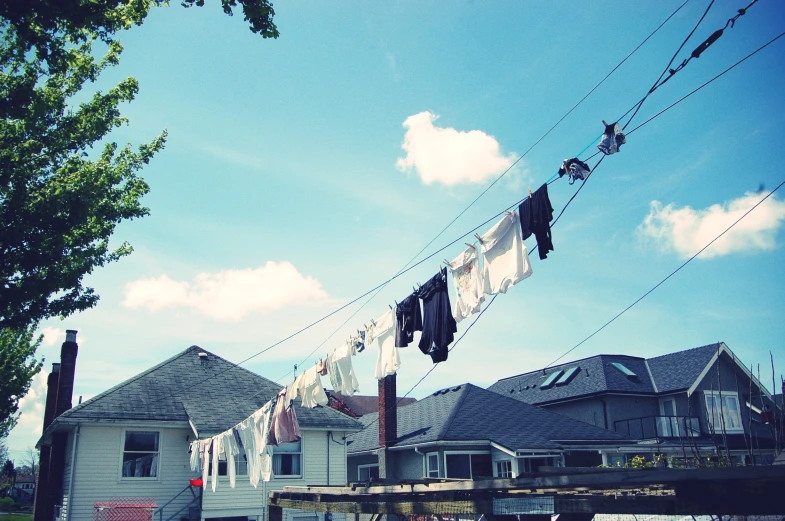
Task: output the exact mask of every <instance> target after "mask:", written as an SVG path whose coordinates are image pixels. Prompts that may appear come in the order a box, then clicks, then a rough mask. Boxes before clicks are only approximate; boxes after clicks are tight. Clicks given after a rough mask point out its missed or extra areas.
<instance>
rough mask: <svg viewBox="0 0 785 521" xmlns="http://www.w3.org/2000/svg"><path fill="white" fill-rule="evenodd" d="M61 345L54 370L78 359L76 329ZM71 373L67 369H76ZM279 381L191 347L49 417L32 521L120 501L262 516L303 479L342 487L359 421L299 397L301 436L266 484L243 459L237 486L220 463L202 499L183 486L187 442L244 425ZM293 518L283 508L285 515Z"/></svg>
mask: <svg viewBox="0 0 785 521" xmlns="http://www.w3.org/2000/svg"><path fill="white" fill-rule="evenodd" d="M63 346H64V351H69V352H73V357H71V358H69V357H65V358H64V360H63V362H62V363H61V366H60V367H59V368H58V369H59V371H58V372H61V373H62V372H63V367H64V366H67V365H69V364H70V363H71V360H72V361H73V363H74V364H75V359H76V342H75V332H74V338H73V341H72V342H66V343H65V344H63ZM66 359H68V360H66ZM68 370H70V371H71V372H72V373H73V370H74V368H73V367H71V368H70V369H68ZM66 372H67V371H66ZM71 385H72V384H71ZM280 387H281V386H280V385H279V384H276V383H274V382H272V381H270V380H267V379H266V378H263V377H261V376H259V375H257V374H255V373H253V372H251V371H248V370H246V369H244V368H242V367H239V366H237V365H235V364H232V363H230V362H228V361H226V360H224V359H223V358H221V357H218V356H216V355H214V354H212V353H210V352H208V351H205V350H204V349H202V348H200V347H198V346H191V347H189V348H188V349H186V350H185V351H182V352H181V353H178V354H177V355H175V356H173V357H172V358H169V359H168V360H165V361H164V362H161V363H160V364H158V365H156V366H154V367H151V368H150V369H148V370H147V371H144V372H143V373H140V374H138V375H136V376H134V377H133V378H131V379H129V380H126V381H125V382H122V383H120V384H118V385H117V386H115V387H113V388H111V389H109V390H108V391H105V392H103V393H101V394H99V395H97V396H95V397H93V398H91V399H90V400H87V401H85V402H84V403H82V404H79V405H77V406H75V407H73V408H67V410H65V411H63V412H61V413H60V414H57V415H54V414H53V415H50V417H51V416H56V417H54V418H53V419H52V420H51V423H50V424H48V425H45V430H44V433H43V436H42V438H41V440H40V442H39V445H40V446H41V447H42V449H46V451H45V452H47V453H48V457H47V459H48V460H49V461H48V462H47V472H46V473H44V472H42V474H47V476H44V479H43V482H41V481H39V492H41V491H42V489H43V493H39V494H38V497H37V498H36V511H35V519H36V521H39V519H40V520H41V521H51V519H53V518H57V519H60V520H68V521H70V520H74V521H82V520H84V521H87V520H93V519H100V517H98V518H96V517H94V515H95V514H96V513H100V512H101V511H102V510H106V509H111V508H116V507H117V505H119V504H129V505H146V507H145V508H150V509H152V510H154V512H155V519H159V518H160V519H175V520H177V521H180V520H181V519H195V520H202V521H204V520H209V519H233V520H238V519H242V520H247V519H249V518H251V519H262V518H263V516H264V514H265V503H266V494H267V492H268V491H270V490H278V489H282V488H283V487H284V486H286V485H304V484H307V483H320V484H332V485H339V484H345V483H346V482H347V474H346V445H345V442H344V441H343V439H344V438H345V437H346V435H347V434H349V433H351V432H354V431H357V430H359V429H360V428H361V425H360V423H359V422H358V421H357V420H355V419H353V418H350V417H349V416H347V415H345V414H343V413H340V412H338V411H336V410H334V409H332V408H329V407H318V408H315V409H309V408H302V407H300V406H299V401H298V404H296V405H295V408H296V414H297V417H298V420H299V423H300V428H301V431H302V440H301V441H300V442H296V443H292V444H285V445H284V444H282V445H281V446H279V447H276V454H275V455H274V456H273V471H274V476H273V479H272V480H271V481H270V482H267V483H264V482H260V483H259V486H258V488H254V487H253V486H252V485H251V484H250V482H249V480H248V478H247V477H246V476H247V466H246V463H245V460H244V456H243V455H241V456H240V460H239V461H237V462H236V472H237V479H236V486H235V488H231V487H230V485H229V479H228V477H227V476H226V474H227V469H226V462H221V463H219V475H220V477H219V480H218V487H217V490H216V492H213V491H212V489H211V487H210V486H209V485H208V487H207V489H206V490H204V493H203V495H202V494H201V487H191V486H190V480H191V479H192V478H200V477H201V473H200V472H199V471H197V472H193V471H191V468H190V456H189V453H188V451H189V444H190V442H191V441H193V440H194V439H198V438H207V437H210V436H212V435H215V434H218V433H220V432H223V431H225V430H227V429H229V428H230V427H232V426H234V425H235V424H237V423H239V422H241V421H242V420H244V419H245V418H246V417H248V416H249V415H250V414H252V413H253V412H254V411H256V410H257V409H259V408H260V407H261V406H262V405H263V404H264V403H265V402H267V401H268V400H269V399H270V398H272V397H273V396H275V394H277V393H278V391H279V390H280ZM72 388H73V387H71V389H72ZM50 392H51V389H50ZM59 394H68V395H69V399H68V400H69V401H70V390H69V389H67V388H66V389H60V392H59ZM45 422H46V418H45ZM60 450H62V452H63V454H59V453H58V451H60ZM43 452H44V451H43V450H42V454H43ZM58 461H60V462H61V463H62V464H58ZM43 464H44V461H43V459H42V465H43ZM42 468H43V467H42ZM47 510H48V512H47ZM295 514H296V512H294V511H289V512H288V516H289V517H291V516H293V515H295ZM311 518H312V519H314V520H315V519H316V517H315V516H313V515H311Z"/></svg>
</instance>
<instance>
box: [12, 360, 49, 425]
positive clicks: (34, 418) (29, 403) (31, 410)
mask: <svg viewBox="0 0 785 521" xmlns="http://www.w3.org/2000/svg"><path fill="white" fill-rule="evenodd" d="M47 376H49V373H48V372H46V371H45V370H44V369H41V372H39V373H38V374H37V375H35V376H34V377H33V381H32V382H31V383H30V390H29V391H28V392H27V394H26V395H25V396H24V397H23V398H22V399H21V400H19V412H20V413H21V415H20V416H19V421H18V422H17V424H16V427H15V428H14V431H16V430H20V431H23V432H27V433H30V434H35V435H36V436H40V435H41V429H42V427H43V423H44V405H45V402H46V378H47Z"/></svg>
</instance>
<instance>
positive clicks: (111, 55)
mask: <svg viewBox="0 0 785 521" xmlns="http://www.w3.org/2000/svg"><path fill="white" fill-rule="evenodd" d="M238 2H239V5H240V6H241V7H242V11H243V14H244V17H245V20H246V22H248V23H249V24H250V29H251V31H253V32H254V33H259V34H261V36H262V37H264V38H276V37H277V36H278V30H277V28H276V27H275V24H274V23H273V16H274V14H275V13H274V11H273V8H272V4H271V3H270V2H269V1H268V0H221V5H222V7H223V10H224V12H226V13H227V14H230V15H231V14H233V11H234V8H235V7H237V5H238ZM163 4H166V2H165V1H164V0H25V1H7V0H0V329H6V328H12V329H14V330H15V331H23V330H25V329H24V328H27V327H28V326H30V325H31V324H34V323H37V322H39V321H40V320H43V319H46V318H49V317H53V316H68V315H70V314H72V313H74V312H76V311H81V310H84V309H88V308H90V307H92V306H94V305H95V304H96V302H97V301H98V298H99V297H98V295H97V294H96V293H95V291H94V290H93V288H90V287H86V286H84V285H83V278H84V276H85V275H87V274H89V273H91V272H92V271H93V270H94V269H95V268H96V267H99V266H103V265H105V264H106V263H109V262H113V261H117V260H119V259H120V258H122V257H123V256H126V255H128V254H130V253H131V251H132V249H131V247H130V245H128V244H127V243H123V244H120V245H118V246H117V247H114V248H110V246H109V239H110V237H111V235H112V233H113V232H114V230H115V227H116V226H117V225H118V224H119V223H120V222H122V221H125V220H131V219H134V218H139V217H143V216H145V215H147V214H148V213H149V209H148V208H146V207H144V206H143V205H142V204H141V199H142V197H143V196H144V195H145V194H146V193H147V192H148V190H149V186H148V184H147V183H146V182H145V181H144V180H143V179H142V178H141V177H140V176H139V175H138V172H139V170H140V169H141V168H142V167H143V166H144V165H145V164H146V163H148V162H149V161H150V160H151V159H152V157H153V156H154V155H155V154H156V153H157V152H158V151H160V150H161V149H162V148H163V146H164V144H165V141H166V132H165V131H164V132H163V133H162V134H161V135H159V136H158V137H156V138H155V139H153V140H152V141H151V142H149V143H147V144H143V145H141V146H139V147H137V148H134V147H132V146H131V145H130V144H129V145H126V146H124V147H119V146H118V145H117V143H114V142H111V141H110V140H109V139H108V136H109V134H110V132H111V130H112V129H114V128H116V127H118V126H120V125H123V124H125V123H126V119H125V118H124V117H122V116H121V114H120V110H119V106H120V104H121V103H123V102H130V101H132V100H133V99H134V96H135V95H136V93H137V92H138V89H139V85H138V83H137V81H136V80H135V79H134V78H127V79H126V80H123V81H121V82H120V83H119V84H118V85H117V86H115V87H114V88H111V89H109V90H108V91H107V92H105V93H104V92H100V91H99V92H96V93H95V94H94V95H93V96H92V98H91V99H90V100H89V101H86V102H83V103H80V104H78V105H77V106H75V105H74V104H73V98H74V96H76V95H77V94H78V93H80V92H81V91H82V90H83V89H84V88H85V87H86V85H87V84H88V83H91V82H94V81H96V79H97V78H98V76H99V75H100V73H101V72H102V71H103V70H105V69H106V68H107V67H110V66H113V65H117V63H118V61H119V56H120V53H121V52H122V47H121V46H120V44H119V42H117V41H116V40H114V35H115V33H116V32H118V31H120V30H122V29H126V28H129V27H131V26H133V25H139V24H141V23H142V22H143V21H144V19H145V18H146V17H147V15H148V14H149V12H150V10H151V9H152V8H153V7H155V6H160V5H163ZM203 4H204V1H203V0H183V3H182V5H184V6H186V7H190V6H194V5H196V6H202V5H203ZM97 41H101V42H103V43H105V44H106V46H107V51H106V53H105V55H104V56H103V57H101V58H96V57H95V56H94V55H93V45H94V44H95V43H96V42H97ZM98 150H100V151H98ZM12 334H16V333H12ZM0 399H2V396H0Z"/></svg>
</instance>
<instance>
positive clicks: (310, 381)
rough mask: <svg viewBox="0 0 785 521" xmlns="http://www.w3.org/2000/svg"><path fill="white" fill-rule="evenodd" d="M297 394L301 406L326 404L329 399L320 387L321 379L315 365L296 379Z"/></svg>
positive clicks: (311, 406)
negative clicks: (297, 382) (300, 400)
mask: <svg viewBox="0 0 785 521" xmlns="http://www.w3.org/2000/svg"><path fill="white" fill-rule="evenodd" d="M298 381H299V385H298V389H299V391H298V392H299V394H300V398H301V399H302V405H303V407H309V408H311V409H313V408H314V407H316V406H317V405H327V403H328V402H329V400H328V399H327V394H326V393H325V392H324V388H323V387H322V379H321V377H320V375H319V371H318V369H317V367H316V366H313V367H311V368H310V369H308V370H307V371H305V372H304V373H303V374H302V376H300V378H299V379H298Z"/></svg>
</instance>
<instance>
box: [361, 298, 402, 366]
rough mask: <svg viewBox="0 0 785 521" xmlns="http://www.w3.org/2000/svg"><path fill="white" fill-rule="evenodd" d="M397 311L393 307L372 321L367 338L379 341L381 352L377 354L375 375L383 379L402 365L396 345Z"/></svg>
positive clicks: (369, 341)
mask: <svg viewBox="0 0 785 521" xmlns="http://www.w3.org/2000/svg"><path fill="white" fill-rule="evenodd" d="M395 324H396V320H395V313H394V311H393V310H392V309H390V310H388V311H387V312H386V313H385V314H384V315H382V316H381V317H379V318H378V319H376V321H375V322H373V321H372V322H371V325H370V326H368V330H367V334H366V340H367V341H368V343H372V342H373V341H374V340H378V341H379V353H378V354H377V355H376V371H375V373H374V376H376V379H377V380H381V379H382V378H384V377H385V376H389V375H391V374H395V373H396V372H397V371H398V369H399V368H400V367H401V356H400V354H399V353H398V348H397V347H395Z"/></svg>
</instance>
